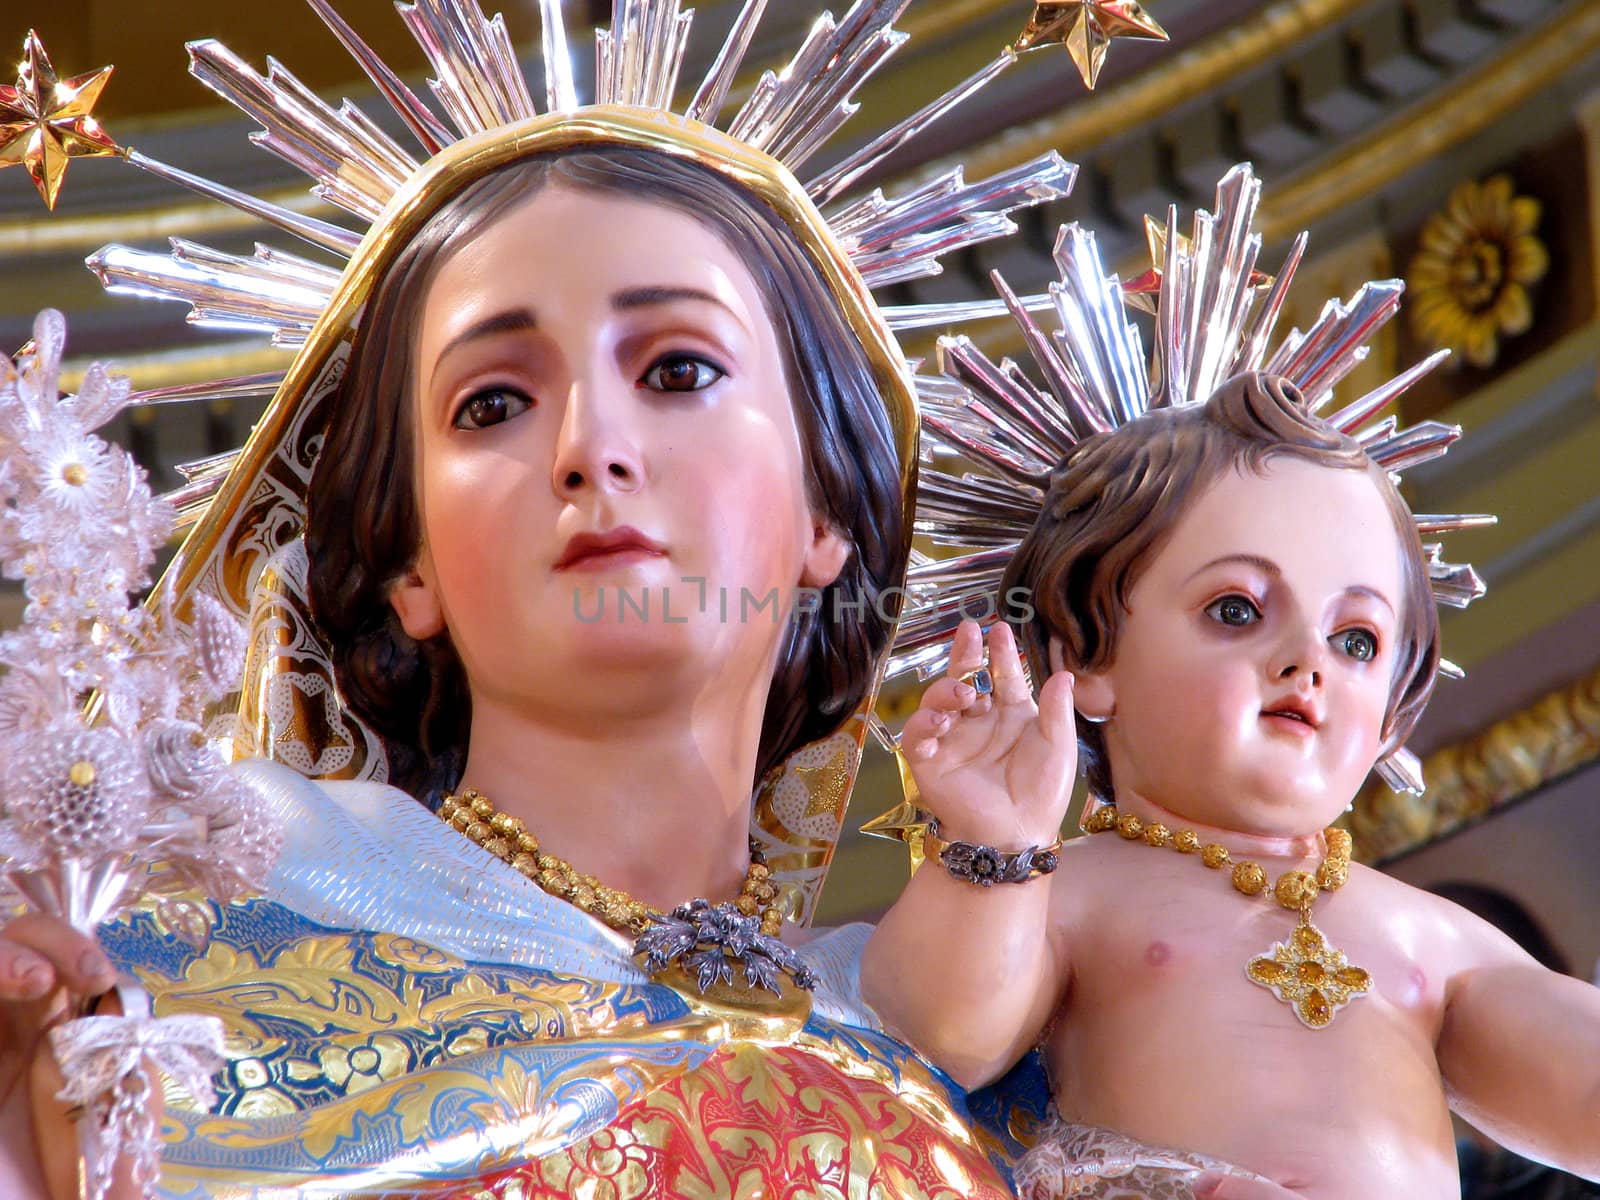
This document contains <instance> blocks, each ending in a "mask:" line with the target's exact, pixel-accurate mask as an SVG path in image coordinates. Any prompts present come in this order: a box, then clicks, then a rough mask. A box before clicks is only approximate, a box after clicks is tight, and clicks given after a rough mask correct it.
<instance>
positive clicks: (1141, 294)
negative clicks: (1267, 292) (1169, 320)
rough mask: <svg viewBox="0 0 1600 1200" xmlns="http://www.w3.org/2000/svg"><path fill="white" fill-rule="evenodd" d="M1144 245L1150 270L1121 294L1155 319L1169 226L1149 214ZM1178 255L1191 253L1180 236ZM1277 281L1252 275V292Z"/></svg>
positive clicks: (1123, 288) (1260, 274) (1138, 277)
mask: <svg viewBox="0 0 1600 1200" xmlns="http://www.w3.org/2000/svg"><path fill="white" fill-rule="evenodd" d="M1144 241H1145V245H1146V246H1148V247H1149V248H1150V263H1151V267H1150V269H1149V270H1148V271H1146V272H1145V273H1144V274H1143V275H1138V276H1136V277H1134V278H1133V279H1130V280H1128V282H1127V283H1125V284H1123V285H1122V294H1123V295H1124V296H1126V297H1127V300H1128V304H1129V305H1130V306H1132V307H1133V308H1137V309H1138V310H1139V311H1140V312H1147V313H1150V314H1151V315H1154V314H1155V311H1156V298H1157V297H1158V296H1160V295H1161V279H1162V276H1163V274H1164V272H1163V270H1162V264H1163V263H1165V262H1166V261H1167V226H1166V223H1165V222H1164V221H1158V220H1156V219H1155V218H1154V217H1152V216H1149V215H1148V214H1147V215H1146V216H1145V219H1144ZM1178 253H1180V254H1189V253H1191V248H1190V241H1189V239H1188V237H1186V236H1185V235H1184V234H1181V233H1180V234H1179V235H1178ZM1275 280H1276V277H1275V276H1272V275H1268V274H1267V273H1266V272H1265V271H1255V270H1252V271H1251V272H1250V286H1251V287H1252V288H1269V287H1271V286H1272V285H1273V283H1274V282H1275Z"/></svg>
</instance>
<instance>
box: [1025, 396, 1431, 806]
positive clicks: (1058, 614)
mask: <svg viewBox="0 0 1600 1200" xmlns="http://www.w3.org/2000/svg"><path fill="white" fill-rule="evenodd" d="M1279 455H1286V456H1288V457H1291V458H1299V459H1303V460H1305V461H1306V462H1312V463H1317V464H1319V465H1321V466H1325V467H1330V468H1333V469H1336V470H1345V471H1366V472H1368V473H1369V474H1370V475H1371V476H1372V479H1373V481H1374V482H1375V483H1376V484H1377V486H1378V490H1379V492H1380V493H1382V495H1383V497H1384V499H1385V501H1387V503H1388V505H1389V510H1390V512H1391V513H1392V514H1393V516H1394V525H1395V532H1396V534H1397V535H1398V536H1399V538H1400V546H1401V554H1402V558H1403V562H1404V576H1405V596H1404V597H1403V599H1402V602H1401V606H1400V608H1401V613H1400V638H1399V655H1398V659H1397V662H1396V665H1395V671H1394V679H1393V682H1392V684H1391V687H1390V692H1389V707H1388V712H1387V714H1386V717H1385V720H1384V731H1383V732H1384V751H1385V753H1387V752H1389V751H1391V750H1393V749H1394V748H1396V747H1398V746H1400V745H1401V744H1402V743H1403V742H1404V741H1405V739H1406V737H1407V736H1408V735H1409V734H1410V732H1411V730H1412V727H1413V726H1415V725H1416V723H1417V719H1418V718H1419V717H1420V716H1421V715H1422V709H1423V707H1424V706H1425V705H1426V704H1427V702H1428V697H1429V695H1431V694H1432V692H1433V685H1434V680H1435V678H1436V676H1437V674H1438V669H1439V617H1438V613H1437V611H1436V610H1435V608H1434V602H1433V592H1432V589H1431V587H1430V585H1429V581H1428V560H1427V555H1426V554H1425V552H1424V551H1423V548H1422V540H1421V538H1420V537H1419V536H1418V534H1417V528H1416V525H1415V523H1414V522H1413V520H1412V517H1411V511H1410V509H1409V508H1407V506H1406V503H1405V501H1404V500H1403V499H1402V498H1401V496H1400V493H1399V491H1398V490H1397V489H1396V488H1395V485H1394V482H1393V481H1392V480H1391V479H1390V478H1389V476H1388V475H1387V474H1386V473H1385V472H1384V471H1383V470H1382V469H1381V468H1380V467H1378V466H1377V465H1376V464H1375V463H1373V461H1372V460H1371V459H1370V458H1368V457H1367V454H1366V452H1365V451H1364V450H1363V449H1362V447H1361V444H1360V443H1359V442H1358V441H1356V440H1355V439H1354V438H1353V437H1350V436H1348V435H1346V434H1343V433H1339V432H1338V431H1337V430H1334V429H1331V428H1329V427H1328V426H1327V425H1326V424H1325V423H1323V422H1322V421H1319V420H1318V419H1317V418H1316V417H1314V416H1312V415H1310V414H1309V413H1308V412H1307V411H1306V402H1305V398H1304V397H1303V396H1301V394H1300V392H1299V390H1298V389H1297V388H1295V387H1294V385H1293V384H1291V383H1289V382H1288V381H1287V380H1284V379H1281V378H1278V377H1276V376H1271V375H1262V374H1248V375H1239V376H1236V377H1235V378H1233V379H1230V380H1229V381H1228V382H1226V383H1224V384H1223V385H1222V386H1221V387H1220V388H1218V389H1217V391H1216V393H1215V394H1214V395H1213V396H1212V397H1211V398H1210V399H1209V400H1207V401H1206V402H1205V403H1204V404H1197V405H1187V406H1183V407H1178V408H1160V409H1155V410H1153V411H1152V412H1149V413H1147V414H1145V415H1144V416H1142V417H1140V418H1138V419H1137V420H1134V421H1130V422H1128V423H1127V424H1126V425H1123V426H1121V427H1120V428H1118V429H1115V430H1112V431H1111V432H1109V433H1100V434H1095V435H1094V436H1092V437H1088V438H1085V439H1084V440H1083V441H1082V442H1080V443H1079V444H1078V446H1077V447H1076V448H1075V449H1074V450H1073V452H1072V454H1071V455H1070V456H1069V457H1068V458H1067V459H1066V460H1065V461H1064V462H1063V463H1062V464H1061V465H1060V466H1059V467H1058V468H1056V470H1055V471H1054V472H1052V474H1051V476H1050V486H1049V490H1048V492H1047V493H1046V496H1045V502H1044V507H1043V509H1042V511H1041V512H1040V514H1039V517H1038V519H1037V520H1036V521H1035V522H1034V525H1033V528H1032V529H1031V530H1030V531H1029V533H1028V536H1027V537H1026V538H1024V539H1023V541H1022V544H1021V545H1020V546H1019V547H1018V549H1017V553H1016V555H1015V557H1013V558H1012V560H1011V563H1010V565H1009V566H1008V567H1007V569H1006V573H1005V577H1004V578H1003V579H1002V580H1001V583H1000V595H1002V596H1006V597H1015V596H1026V597H1027V598H1028V602H1029V605H1030V606H1031V616H1029V617H1028V619H1026V620H1021V619H1015V620H1013V621H1012V623H1013V624H1014V625H1015V626H1016V629H1017V634H1018V641H1019V643H1020V644H1021V646H1022V649H1023V652H1024V653H1025V654H1026V655H1027V657H1028V663H1029V666H1030V668H1031V670H1032V671H1033V677H1034V678H1035V679H1036V680H1043V679H1044V678H1045V677H1046V676H1048V675H1049V673H1050V659H1049V645H1050V639H1051V638H1058V639H1060V642H1061V646H1062V654H1063V657H1064V658H1065V659H1066V661H1067V663H1068V665H1069V666H1071V667H1073V668H1079V669H1087V670H1096V669H1100V668H1104V667H1106V666H1109V665H1110V663H1111V662H1112V660H1113V659H1114V658H1115V656H1116V652H1117V637H1118V635H1119V633H1120V631H1121V628H1122V621H1123V616H1124V614H1125V613H1127V612H1128V598H1129V596H1130V595H1131V594H1132V592H1133V587H1134V584H1135V583H1137V582H1138V579H1139V576H1140V574H1141V572H1142V571H1143V570H1144V568H1145V567H1146V566H1147V565H1148V564H1149V563H1150V561H1151V558H1152V556H1153V555H1154V554H1155V553H1156V552H1157V551H1159V550H1160V549H1161V547H1162V546H1164V545H1165V544H1166V541H1167V538H1168V537H1170V536H1171V534H1172V531H1173V528H1174V527H1175V526H1176V525H1177V523H1178V521H1179V520H1180V519H1181V518H1182V516H1183V514H1184V513H1185V512H1186V511H1188V510H1189V508H1190V507H1191V506H1192V505H1193V504H1194V502H1195V500H1196V498H1197V497H1198V496H1199V494H1200V493H1201V492H1203V491H1204V490H1205V489H1206V488H1208V487H1210V486H1211V484H1212V483H1213V482H1214V481H1215V480H1217V479H1218V478H1219V477H1220V476H1221V475H1222V474H1223V472H1225V471H1229V470H1249V471H1254V472H1257V473H1261V472H1263V471H1264V469H1265V467H1266V464H1267V463H1268V462H1269V461H1270V460H1271V459H1273V458H1274V457H1277V456H1279ZM1018 589H1020V590H1018ZM1016 612H1017V606H1015V605H1013V606H1011V613H1016ZM1009 615H1010V614H1008V617H1009ZM1078 743H1079V747H1080V756H1081V758H1082V760H1083V764H1084V772H1085V774H1086V775H1087V777H1088V781H1089V788H1090V790H1091V791H1092V792H1093V793H1094V794H1095V795H1096V796H1097V797H1099V798H1101V799H1103V800H1111V799H1112V798H1113V796H1114V792H1113V789H1112V780H1111V768H1110V764H1109V763H1108V762H1107V759H1106V752H1105V740H1104V738H1103V736H1102V735H1101V732H1100V730H1099V729H1098V728H1096V726H1095V725H1094V724H1093V723H1091V722H1089V721H1086V720H1085V719H1084V718H1083V717H1082V716H1081V715H1080V716H1079V717H1078Z"/></svg>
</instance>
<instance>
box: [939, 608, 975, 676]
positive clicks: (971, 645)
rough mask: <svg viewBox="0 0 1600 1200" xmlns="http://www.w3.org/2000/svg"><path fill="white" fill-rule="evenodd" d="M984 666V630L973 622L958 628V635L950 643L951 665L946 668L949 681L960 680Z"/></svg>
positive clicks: (970, 621) (968, 621) (966, 621)
mask: <svg viewBox="0 0 1600 1200" xmlns="http://www.w3.org/2000/svg"><path fill="white" fill-rule="evenodd" d="M981 666H983V630H982V629H981V628H979V626H978V623H977V622H976V621H973V620H970V619H968V620H965V621H962V622H961V624H959V625H957V626H956V635H955V637H954V638H953V639H951V642H950V665H949V666H948V667H946V668H945V677H946V678H947V679H959V678H961V676H963V675H965V674H967V673H968V672H969V671H975V670H977V669H978V668H979V667H981Z"/></svg>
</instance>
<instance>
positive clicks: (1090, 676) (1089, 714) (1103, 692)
mask: <svg viewBox="0 0 1600 1200" xmlns="http://www.w3.org/2000/svg"><path fill="white" fill-rule="evenodd" d="M1048 653H1049V657H1050V673H1051V674H1052V675H1054V674H1056V673H1057V672H1058V671H1071V672H1072V678H1073V681H1074V682H1073V685H1072V707H1073V708H1075V709H1077V710H1078V712H1079V713H1081V714H1082V715H1083V717H1084V718H1085V719H1086V720H1090V721H1096V722H1099V721H1106V720H1109V719H1110V718H1111V715H1112V714H1113V713H1114V712H1116V710H1117V697H1116V693H1115V692H1114V691H1113V689H1112V686H1111V675H1110V673H1109V672H1106V671H1091V670H1089V669H1088V668H1087V667H1080V666H1078V665H1077V664H1076V663H1073V662H1071V661H1069V660H1068V658H1067V649H1066V643H1065V642H1063V641H1062V640H1061V639H1060V638H1058V637H1053V638H1051V639H1050V643H1049V646H1048Z"/></svg>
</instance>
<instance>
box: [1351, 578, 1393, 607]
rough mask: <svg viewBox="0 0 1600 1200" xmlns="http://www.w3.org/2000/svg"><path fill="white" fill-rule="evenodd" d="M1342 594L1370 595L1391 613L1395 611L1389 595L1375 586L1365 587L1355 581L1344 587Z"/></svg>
mask: <svg viewBox="0 0 1600 1200" xmlns="http://www.w3.org/2000/svg"><path fill="white" fill-rule="evenodd" d="M1344 594H1345V595H1346V596H1371V597H1372V598H1373V599H1374V600H1376V601H1377V602H1378V603H1379V604H1381V605H1383V606H1384V607H1385V608H1387V609H1388V610H1389V611H1390V612H1391V613H1393V612H1394V611H1395V607H1394V605H1393V604H1391V603H1390V601H1389V597H1387V596H1385V595H1384V594H1383V593H1382V592H1380V591H1379V590H1378V589H1377V588H1372V587H1367V586H1366V585H1365V584H1362V583H1357V584H1352V585H1351V586H1350V587H1347V588H1345V590H1344Z"/></svg>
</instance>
